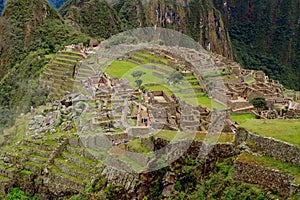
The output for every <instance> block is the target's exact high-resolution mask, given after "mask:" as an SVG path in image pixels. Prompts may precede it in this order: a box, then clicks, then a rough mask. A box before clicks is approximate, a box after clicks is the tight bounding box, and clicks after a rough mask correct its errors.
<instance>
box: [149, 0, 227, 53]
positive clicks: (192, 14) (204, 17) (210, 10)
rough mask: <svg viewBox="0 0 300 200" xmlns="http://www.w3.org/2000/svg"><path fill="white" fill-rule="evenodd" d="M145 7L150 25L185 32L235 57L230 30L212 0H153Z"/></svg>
mask: <svg viewBox="0 0 300 200" xmlns="http://www.w3.org/2000/svg"><path fill="white" fill-rule="evenodd" d="M145 7H146V18H147V25H148V26H158V27H165V28H171V29H174V30H177V31H180V32H183V33H186V34H187V35H189V36H191V37H192V38H193V39H195V40H196V41H199V43H200V44H201V45H202V46H204V47H206V49H208V50H211V51H213V52H216V53H218V54H221V55H223V56H225V57H228V58H231V57H232V48H231V43H230V39H229V36H228V32H227V29H226V27H225V26H224V22H223V19H222V16H221V13H220V12H219V11H218V10H217V9H216V8H215V7H214V5H213V4H212V2H211V1H199V0H193V1H186V0H185V1H179V0H177V1H161V0H151V1H150V2H149V3H148V4H146V5H145Z"/></svg>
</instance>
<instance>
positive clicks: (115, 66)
mask: <svg viewBox="0 0 300 200" xmlns="http://www.w3.org/2000/svg"><path fill="white" fill-rule="evenodd" d="M136 66H138V65H137V64H135V63H133V62H129V61H123V60H122V61H118V60H116V61H114V62H113V63H111V65H110V66H108V67H107V68H106V69H105V70H104V71H105V72H106V73H108V74H109V75H111V76H113V77H117V78H122V77H123V76H124V74H126V73H127V72H128V71H130V70H132V69H133V68H135V67H136Z"/></svg>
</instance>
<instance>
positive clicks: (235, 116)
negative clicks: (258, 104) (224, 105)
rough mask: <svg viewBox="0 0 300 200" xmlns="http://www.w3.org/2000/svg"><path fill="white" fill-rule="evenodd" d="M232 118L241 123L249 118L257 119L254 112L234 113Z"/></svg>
mask: <svg viewBox="0 0 300 200" xmlns="http://www.w3.org/2000/svg"><path fill="white" fill-rule="evenodd" d="M230 118H231V119H232V120H233V121H235V122H237V123H239V124H242V123H244V122H246V121H247V120H251V119H255V117H254V116H253V115H252V114H232V115H230Z"/></svg>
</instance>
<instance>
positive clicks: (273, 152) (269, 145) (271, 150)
mask: <svg viewBox="0 0 300 200" xmlns="http://www.w3.org/2000/svg"><path fill="white" fill-rule="evenodd" d="M242 142H245V143H247V142H251V143H253V144H255V145H256V146H257V147H258V148H259V150H260V151H262V153H263V154H265V155H267V156H270V157H273V158H275V159H278V160H281V161H283V162H287V163H290V164H293V165H297V166H300V148H299V147H297V146H295V145H292V144H289V143H287V142H283V141H280V140H276V139H274V138H269V137H263V136H260V135H256V134H253V133H250V132H248V131H247V130H245V129H238V131H237V133H236V138H235V144H236V145H239V144H241V143H242Z"/></svg>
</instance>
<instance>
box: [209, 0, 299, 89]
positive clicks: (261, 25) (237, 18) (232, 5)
mask: <svg viewBox="0 0 300 200" xmlns="http://www.w3.org/2000/svg"><path fill="white" fill-rule="evenodd" d="M214 2H215V4H216V6H217V7H218V8H219V9H220V10H222V11H223V14H224V15H223V16H224V18H225V19H227V26H228V29H229V33H230V37H231V41H232V44H233V46H234V49H235V53H236V58H237V60H238V61H239V62H240V63H241V64H242V65H243V66H244V67H245V68H251V69H256V70H264V71H265V72H266V73H267V74H268V75H269V76H270V77H271V78H273V79H276V80H280V82H281V83H283V84H284V85H285V86H286V87H288V88H291V89H296V90H300V82H299V77H300V48H299V47H300V29H299V10H300V4H299V1H295V0H288V1H273V0H267V1H262V0H256V1H250V0H247V1H238V0H230V1H227V6H224V4H223V1H221V0H215V1H214Z"/></svg>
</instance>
